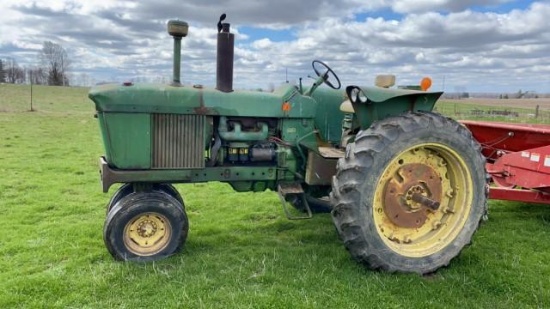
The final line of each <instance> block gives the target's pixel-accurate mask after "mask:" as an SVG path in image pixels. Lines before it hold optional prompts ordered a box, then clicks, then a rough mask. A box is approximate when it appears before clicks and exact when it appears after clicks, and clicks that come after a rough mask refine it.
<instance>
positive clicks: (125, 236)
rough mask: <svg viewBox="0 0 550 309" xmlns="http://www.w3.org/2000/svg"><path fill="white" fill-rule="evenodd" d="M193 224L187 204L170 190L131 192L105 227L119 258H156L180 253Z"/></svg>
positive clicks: (109, 246) (108, 242) (109, 244)
mask: <svg viewBox="0 0 550 309" xmlns="http://www.w3.org/2000/svg"><path fill="white" fill-rule="evenodd" d="M188 230H189V223H188V219H187V215H186V214H185V210H184V207H183V205H181V204H180V202H179V201H178V200H177V199H175V198H174V197H173V196H171V195H170V194H168V193H166V192H159V191H149V192H136V193H132V194H129V195H127V196H125V197H123V198H122V199H120V201H119V202H117V203H116V204H115V205H114V207H113V208H112V209H111V210H110V211H109V214H108V216H107V218H106V220H105V226H104V229H103V239H104V241H105V245H106V247H107V250H108V251H109V253H111V255H112V256H113V257H114V258H115V259H117V260H124V261H156V260H160V259H162V258H164V257H167V256H170V255H172V254H174V253H176V252H178V251H179V250H180V249H181V247H182V246H183V244H184V242H185V240H186V238H187V232H188Z"/></svg>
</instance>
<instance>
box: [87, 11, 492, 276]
mask: <svg viewBox="0 0 550 309" xmlns="http://www.w3.org/2000/svg"><path fill="white" fill-rule="evenodd" d="M224 18H225V15H222V18H220V22H219V23H218V45H217V49H218V55H217V76H216V87H215V88H214V89H212V88H206V87H203V86H202V85H193V86H184V85H182V84H181V83H180V57H181V51H180V50H181V40H182V38H183V37H185V36H186V35H187V33H188V24H187V23H185V22H182V21H178V20H173V21H170V22H168V32H169V34H170V35H171V36H173V38H174V78H173V81H172V82H171V83H170V84H167V85H164V84H162V85H149V84H140V85H137V84H136V85H134V84H132V83H124V84H122V85H101V86H97V87H94V88H93V89H92V90H91V91H90V94H89V97H90V98H91V100H93V102H94V103H95V107H96V111H97V118H98V120H99V126H100V129H101V134H102V137H103V142H104V146H105V156H102V157H101V158H100V172H101V182H102V185H103V191H104V192H108V190H109V188H110V187H111V186H112V185H113V184H115V183H120V184H122V186H120V188H119V189H118V190H117V191H116V192H115V194H114V195H113V197H112V198H111V200H110V201H109V203H108V205H107V218H106V221H105V226H104V240H105V244H106V247H107V249H108V251H109V252H110V253H111V255H112V256H113V257H114V258H115V259H117V260H125V261H156V260H159V259H161V258H164V257H166V256H170V255H172V254H175V253H176V252H178V251H179V250H180V249H181V248H182V246H183V244H184V243H185V241H186V238H187V234H188V227H189V224H188V218H187V216H186V213H185V207H184V202H183V199H182V197H181V195H180V194H179V193H178V191H177V190H176V189H175V188H174V186H172V183H198V182H209V181H218V182H225V183H228V184H230V185H231V187H232V188H233V189H234V190H235V191H238V192H249V191H253V192H258V191H265V190H268V189H269V190H272V191H275V192H277V193H278V194H279V197H280V199H281V203H282V205H283V209H284V210H285V213H286V214H287V216H288V217H289V218H291V219H297V218H311V216H312V214H313V213H316V212H330V213H331V215H332V218H333V222H334V225H335V227H336V231H337V233H338V234H339V236H340V238H341V239H342V241H343V243H344V246H345V247H346V248H347V250H348V251H349V252H350V254H351V255H352V257H353V258H354V259H356V260H357V261H359V262H360V263H363V264H364V265H366V266H367V267H368V268H371V269H380V270H385V271H389V272H412V273H419V274H426V273H431V272H434V271H436V270H437V269H439V268H440V267H443V266H446V265H448V264H449V262H450V261H451V259H453V258H454V257H456V256H457V255H458V254H459V253H460V252H461V250H462V249H463V248H464V247H465V246H466V245H467V244H469V243H470V241H471V239H472V236H473V234H474V233H475V231H476V230H477V228H478V226H479V223H480V221H481V220H482V219H483V217H484V216H485V214H486V210H487V208H486V207H487V206H486V201H487V197H486V195H487V185H486V173H485V168H484V166H485V160H484V158H483V156H482V155H481V152H480V146H479V145H478V143H477V142H476V141H475V140H474V139H473V138H472V136H471V134H470V132H469V131H468V130H467V129H466V128H465V127H464V126H462V125H460V124H459V123H458V122H456V121H454V120H452V119H449V118H445V117H443V116H441V115H439V114H436V113H433V112H432V109H433V107H434V105H435V103H436V101H437V99H438V98H439V97H440V95H441V92H429V91H426V90H427V89H425V88H427V87H428V85H423V88H424V89H423V90H410V89H395V88H390V87H391V86H392V84H393V83H394V80H395V78H392V76H381V77H379V78H377V83H376V84H377V85H376V86H372V87H359V86H353V85H352V86H348V87H346V88H345V90H339V88H340V86H341V84H340V80H339V79H338V77H337V75H336V74H335V73H334V71H333V70H332V69H331V68H329V67H328V66H327V65H326V64H324V63H323V62H321V61H318V60H315V61H313V70H314V72H315V73H316V74H317V78H316V80H315V82H313V84H312V85H311V86H303V85H302V83H301V82H300V85H298V86H295V85H291V84H284V85H283V86H281V87H280V88H278V89H276V90H275V91H273V92H271V93H266V92H254V91H234V90H233V89H232V88H233V87H232V83H233V50H234V34H233V33H231V32H230V27H229V24H227V23H222V21H223V19H224ZM425 82H427V83H429V81H428V80H426V81H425ZM323 84H325V85H327V86H328V87H321V86H322V85H323ZM330 88H332V89H330ZM290 207H295V208H297V209H298V210H300V211H301V212H298V211H296V210H293V211H290ZM293 214H294V215H293Z"/></svg>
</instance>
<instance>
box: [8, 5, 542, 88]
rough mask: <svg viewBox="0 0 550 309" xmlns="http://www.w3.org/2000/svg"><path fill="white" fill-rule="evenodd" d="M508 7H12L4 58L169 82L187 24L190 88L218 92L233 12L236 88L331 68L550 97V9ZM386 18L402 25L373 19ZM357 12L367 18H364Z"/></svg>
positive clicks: (354, 75)
mask: <svg viewBox="0 0 550 309" xmlns="http://www.w3.org/2000/svg"><path fill="white" fill-rule="evenodd" d="M503 2H510V1H507V0H468V1H450V0H414V1H413V0H395V1H388V0H375V1H360V0H340V1H320V2H319V1H311V0H310V1H295V0H280V1H278V2H277V3H276V5H275V3H270V2H262V1H255V2H249V1H241V0H231V1H229V2H228V3H227V4H225V5H223V6H222V5H220V4H216V3H214V2H212V1H202V0H201V1H199V0H193V1H185V2H181V1H175V0H156V1H146V2H134V1H118V0H117V1H115V0H112V1H107V0H101V1H77V0H65V1H61V0H55V1H54V0H48V1H46V0H44V1H26V0H4V1H3V4H4V5H3V6H4V11H3V12H5V14H4V15H5V17H3V18H2V19H0V58H4V57H7V56H9V57H14V58H17V59H18V62H19V63H20V64H23V65H27V64H32V65H34V64H36V61H37V60H36V58H37V53H38V51H39V50H40V48H41V46H42V42H43V41H45V40H51V41H54V42H58V43H60V44H62V45H63V46H64V47H65V48H66V49H67V50H68V52H69V55H70V56H72V58H73V59H74V60H73V70H74V71H75V74H79V73H81V72H89V74H93V75H95V76H96V80H104V79H119V80H120V79H127V78H131V77H132V76H150V77H151V78H153V79H155V78H158V77H159V76H162V77H169V76H170V75H171V69H170V68H171V64H172V63H171V56H172V54H171V53H172V43H171V38H170V37H169V36H168V34H167V33H166V29H165V27H166V26H165V25H166V21H167V20H168V19H170V18H182V19H183V20H186V21H188V22H189V24H190V30H189V36H188V37H186V38H185V39H184V40H183V51H182V53H183V59H182V78H183V80H184V81H185V82H187V83H201V84H206V85H212V84H214V82H215V76H214V75H215V60H216V23H217V19H218V17H219V15H220V13H222V12H226V13H227V14H228V19H227V21H228V22H230V23H232V31H233V32H235V34H236V48H235V78H234V81H235V87H236V88H246V89H250V88H257V87H266V86H267V85H268V84H270V83H273V84H279V83H280V82H282V81H284V80H285V79H286V71H287V70H288V75H289V79H291V80H297V79H298V78H299V77H304V78H305V81H307V76H308V75H311V74H313V73H312V70H311V67H310V65H311V61H312V60H313V59H321V60H323V61H326V62H327V63H328V64H329V65H331V67H333V69H334V70H335V71H336V73H337V74H339V75H340V77H341V79H342V81H343V82H344V84H346V83H362V84H364V83H371V81H372V80H373V79H374V75H375V74H377V73H395V74H397V75H398V82H403V83H407V82H417V81H418V80H419V79H420V78H421V77H422V76H424V75H431V76H432V77H433V78H434V81H435V86H436V87H437V85H438V83H437V80H438V79H439V80H441V79H443V78H445V79H446V84H447V85H453V83H454V84H460V85H466V86H467V87H468V88H469V90H472V91H476V90H479V91H486V90H491V89H494V90H495V91H503V90H504V88H505V87H510V85H513V86H514V87H515V86H516V85H518V84H521V83H524V84H525V85H526V86H518V88H520V87H522V88H525V89H527V88H530V89H534V88H537V89H538V90H539V91H546V92H550V32H549V31H548V30H547V21H546V19H547V18H548V16H550V3H549V2H548V1H542V2H541V1H539V2H535V3H534V4H532V5H531V6H530V7H529V8H528V9H526V10H513V11H511V12H508V13H496V12H490V8H491V6H492V5H498V4H499V3H503ZM472 6H476V7H485V8H487V9H486V10H487V11H488V12H479V11H474V10H472V9H471V7H472ZM381 9H386V10H387V9H390V10H393V12H397V13H401V14H403V15H402V16H401V17H399V18H395V16H392V18H391V19H390V18H383V17H378V18H375V17H368V16H376V12H377V10H381ZM359 13H368V14H367V15H366V16H367V17H365V18H361V20H356V19H355V18H354V14H359ZM244 26H246V28H248V29H250V28H255V29H260V30H261V29H273V30H281V29H290V30H291V32H292V33H293V37H289V38H287V39H286V40H282V41H281V39H280V38H279V39H278V40H276V39H274V38H270V37H258V36H257V33H256V34H254V35H253V34H251V33H248V32H247V33H243V32H241V29H244ZM258 32H259V31H258ZM507 77H508V79H507ZM533 80H535V81H537V85H536V86H535V85H532V84H533ZM440 84H441V83H440ZM450 87H451V89H452V86H450ZM512 90H514V89H512Z"/></svg>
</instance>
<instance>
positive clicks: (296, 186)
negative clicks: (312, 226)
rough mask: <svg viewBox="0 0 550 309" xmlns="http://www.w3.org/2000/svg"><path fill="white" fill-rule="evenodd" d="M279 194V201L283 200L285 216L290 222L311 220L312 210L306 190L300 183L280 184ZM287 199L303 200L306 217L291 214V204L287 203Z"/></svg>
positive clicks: (278, 187)
mask: <svg viewBox="0 0 550 309" xmlns="http://www.w3.org/2000/svg"><path fill="white" fill-rule="evenodd" d="M277 193H278V195H279V199H280V200H281V204H282V205H283V210H284V211H285V215H286V217H287V218H288V219H289V220H303V219H311V218H312V217H313V213H312V212H311V208H309V204H308V202H307V199H306V195H305V193H304V189H303V188H302V185H301V184H300V183H296V182H291V183H280V184H279V185H278V186H277ZM287 198H296V199H301V202H302V205H303V206H304V210H305V212H306V213H305V215H303V216H295V215H293V214H292V213H290V210H289V209H288V204H289V202H288V201H287Z"/></svg>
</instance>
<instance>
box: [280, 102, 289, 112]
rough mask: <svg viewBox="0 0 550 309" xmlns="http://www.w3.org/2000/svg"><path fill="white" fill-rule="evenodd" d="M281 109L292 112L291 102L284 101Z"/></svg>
mask: <svg viewBox="0 0 550 309" xmlns="http://www.w3.org/2000/svg"><path fill="white" fill-rule="evenodd" d="M281 109H282V110H283V112H285V113H288V112H290V103H288V102H285V103H283V106H282V107H281Z"/></svg>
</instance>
